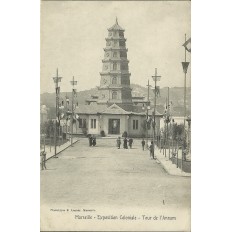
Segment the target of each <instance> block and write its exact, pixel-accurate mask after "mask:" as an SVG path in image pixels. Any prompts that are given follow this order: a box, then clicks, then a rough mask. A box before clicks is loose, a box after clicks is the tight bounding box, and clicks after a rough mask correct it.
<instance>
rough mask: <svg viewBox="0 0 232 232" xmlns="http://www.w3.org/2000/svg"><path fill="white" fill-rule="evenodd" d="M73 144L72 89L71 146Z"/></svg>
mask: <svg viewBox="0 0 232 232" xmlns="http://www.w3.org/2000/svg"><path fill="white" fill-rule="evenodd" d="M73 87H74V77H73ZM72 144H73V89H72V116H71V146H72Z"/></svg>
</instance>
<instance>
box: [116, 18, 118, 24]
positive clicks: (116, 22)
mask: <svg viewBox="0 0 232 232" xmlns="http://www.w3.org/2000/svg"><path fill="white" fill-rule="evenodd" d="M116 24H117V25H118V17H117V16H116Z"/></svg>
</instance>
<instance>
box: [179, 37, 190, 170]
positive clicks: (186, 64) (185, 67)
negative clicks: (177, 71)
mask: <svg viewBox="0 0 232 232" xmlns="http://www.w3.org/2000/svg"><path fill="white" fill-rule="evenodd" d="M188 41H190V39H189V40H188ZM186 42H187V41H186V34H185V43H184V62H182V66H183V71H184V135H183V141H182V157H181V170H183V155H184V152H186V151H185V150H186V149H185V146H186V143H185V140H186V133H185V121H186V75H187V70H188V65H189V62H187V61H186V50H187V44H186ZM188 51H189V52H190V51H191V49H188Z"/></svg>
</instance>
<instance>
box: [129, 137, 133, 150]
mask: <svg viewBox="0 0 232 232" xmlns="http://www.w3.org/2000/svg"><path fill="white" fill-rule="evenodd" d="M132 143H133V139H132V138H129V146H130V149H131V148H132Z"/></svg>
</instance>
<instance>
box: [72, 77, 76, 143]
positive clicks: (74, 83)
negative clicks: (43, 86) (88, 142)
mask: <svg viewBox="0 0 232 232" xmlns="http://www.w3.org/2000/svg"><path fill="white" fill-rule="evenodd" d="M76 84H77V83H76V81H75V80H74V76H73V79H72V81H71V85H72V86H73V87H72V115H71V146H72V145H73V101H74V91H75V89H74V85H76Z"/></svg>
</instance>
